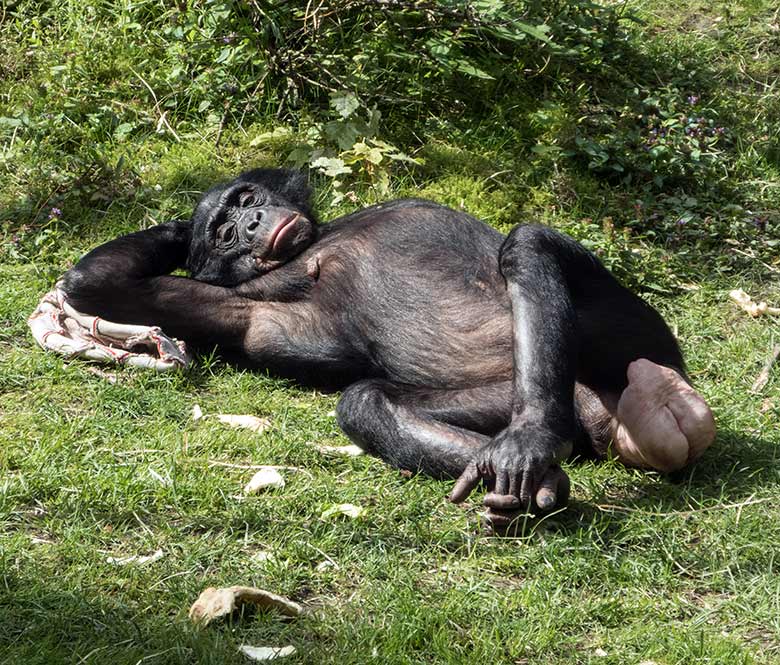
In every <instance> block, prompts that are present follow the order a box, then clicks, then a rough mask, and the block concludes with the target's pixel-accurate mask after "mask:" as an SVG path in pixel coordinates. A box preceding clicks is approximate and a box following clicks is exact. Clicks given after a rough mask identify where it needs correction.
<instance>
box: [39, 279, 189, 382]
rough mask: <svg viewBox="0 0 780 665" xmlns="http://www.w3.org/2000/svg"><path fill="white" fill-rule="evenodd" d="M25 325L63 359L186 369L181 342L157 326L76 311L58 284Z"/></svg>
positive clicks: (152, 367)
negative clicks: (131, 323) (140, 324)
mask: <svg viewBox="0 0 780 665" xmlns="http://www.w3.org/2000/svg"><path fill="white" fill-rule="evenodd" d="M27 324H28V325H29V326H30V330H31V331H32V334H33V337H34V338H35V341H36V342H38V344H40V345H41V347H43V348H44V349H45V350H46V351H53V352H54V353H58V354H60V355H62V356H66V357H67V358H85V359H87V360H95V361H98V362H104V363H113V364H117V365H133V366H135V367H147V368H150V369H154V370H157V371H158V372H165V371H168V370H170V369H174V368H176V367H186V366H187V365H188V364H189V362H190V356H189V354H188V353H187V348H186V346H185V344H184V342H181V341H179V340H176V339H174V338H172V337H168V336H167V335H166V334H165V333H163V332H162V330H160V328H158V327H157V326H135V325H129V324H125V323H114V322H113V321H106V320H105V319H101V318H100V317H97V316H90V315H88V314H82V313H81V312H78V311H76V310H75V309H73V307H71V306H70V304H68V301H67V298H66V297H65V293H64V292H63V291H62V289H61V288H60V284H59V283H58V284H57V285H56V286H55V287H54V290H53V291H49V293H47V294H46V295H44V296H43V298H41V301H40V302H39V303H38V306H37V307H36V308H35V311H34V312H33V313H32V314H30V317H29V318H28V319H27Z"/></svg>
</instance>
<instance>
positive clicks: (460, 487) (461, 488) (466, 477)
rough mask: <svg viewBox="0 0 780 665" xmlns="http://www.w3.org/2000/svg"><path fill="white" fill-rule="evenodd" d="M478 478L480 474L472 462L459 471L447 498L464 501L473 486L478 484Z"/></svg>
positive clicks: (455, 501)
mask: <svg viewBox="0 0 780 665" xmlns="http://www.w3.org/2000/svg"><path fill="white" fill-rule="evenodd" d="M479 479H480V475H479V471H478V470H477V465H476V464H474V462H472V463H471V464H469V465H468V466H467V467H466V468H465V469H464V470H463V473H461V474H460V476H459V477H458V479H457V480H456V481H455V485H454V486H453V488H452V491H451V492H450V495H449V497H447V498H448V499H449V500H450V501H452V503H460V502H461V501H465V500H466V499H467V498H468V496H469V494H471V492H473V491H474V488H475V487H476V486H477V485H479Z"/></svg>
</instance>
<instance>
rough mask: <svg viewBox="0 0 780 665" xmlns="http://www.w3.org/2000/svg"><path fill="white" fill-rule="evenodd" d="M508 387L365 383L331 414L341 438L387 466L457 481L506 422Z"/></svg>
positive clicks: (345, 396) (345, 395) (351, 389)
mask: <svg viewBox="0 0 780 665" xmlns="http://www.w3.org/2000/svg"><path fill="white" fill-rule="evenodd" d="M510 396H511V386H510V385H509V384H508V383H502V384H496V385H494V386H485V387H482V388H474V389H467V390H425V389H413V388H409V387H407V386H403V387H402V386H399V385H397V384H394V383H391V382H390V381H385V380H382V379H366V380H363V381H358V382H357V383H354V384H352V385H351V386H349V387H348V388H347V389H346V390H345V391H344V393H343V394H342V396H341V399H340V400H339V403H338V406H337V407H336V414H337V417H338V423H339V426H340V427H341V429H342V430H344V433H345V434H346V435H347V436H348V437H349V438H350V439H351V440H352V441H354V442H355V443H357V444H358V445H359V446H360V447H361V448H363V450H365V451H366V452H367V453H369V454H370V455H375V456H376V457H379V458H381V459H382V460H384V461H385V462H387V463H388V464H390V465H391V466H394V467H397V468H399V469H407V470H409V471H415V472H417V471H419V472H421V473H425V474H428V475H430V476H433V477H435V478H457V477H458V476H459V475H460V474H461V473H462V472H463V470H464V469H465V468H466V466H467V465H468V463H469V462H471V461H472V459H473V456H474V453H475V452H476V451H477V450H478V449H479V447H480V446H481V445H483V444H484V443H485V442H487V441H489V440H490V434H493V433H495V432H497V431H498V430H500V429H501V428H502V427H504V426H505V425H506V423H507V422H509V416H510V409H511V399H510Z"/></svg>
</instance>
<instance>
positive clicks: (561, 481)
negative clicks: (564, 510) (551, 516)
mask: <svg viewBox="0 0 780 665" xmlns="http://www.w3.org/2000/svg"><path fill="white" fill-rule="evenodd" d="M570 489H571V483H570V482H569V477H568V476H567V475H566V474H565V473H564V472H563V470H562V469H561V468H560V467H551V468H550V469H549V470H548V471H547V473H546V474H545V475H544V478H542V482H541V483H540V484H539V489H538V491H537V492H536V505H537V506H539V508H541V509H542V510H552V509H553V508H555V507H556V506H563V505H565V504H566V502H567V501H568V500H569V491H570Z"/></svg>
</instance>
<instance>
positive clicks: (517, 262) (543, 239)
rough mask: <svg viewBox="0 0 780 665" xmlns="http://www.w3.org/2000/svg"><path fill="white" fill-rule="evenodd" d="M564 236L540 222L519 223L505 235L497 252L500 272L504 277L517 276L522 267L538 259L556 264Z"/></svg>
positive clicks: (564, 239)
mask: <svg viewBox="0 0 780 665" xmlns="http://www.w3.org/2000/svg"><path fill="white" fill-rule="evenodd" d="M567 240H568V241H570V239H569V238H567V237H566V236H563V235H561V234H560V233H558V232H557V231H555V230H554V229H551V228H549V227H548V226H542V225H541V224H521V225H519V226H516V227H515V228H514V229H512V231H511V232H510V233H509V235H508V236H507V238H506V240H504V243H503V244H502V245H501V249H500V250H499V253H498V262H499V266H500V269H501V274H502V275H503V276H504V278H505V279H509V278H513V277H517V276H518V275H520V274H521V272H522V271H523V270H524V268H528V267H529V266H530V265H531V264H533V263H538V262H539V261H540V260H541V261H545V260H550V261H552V262H553V264H557V261H558V257H559V255H560V254H561V251H562V247H563V246H564V245H565V243H566V241H567Z"/></svg>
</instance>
